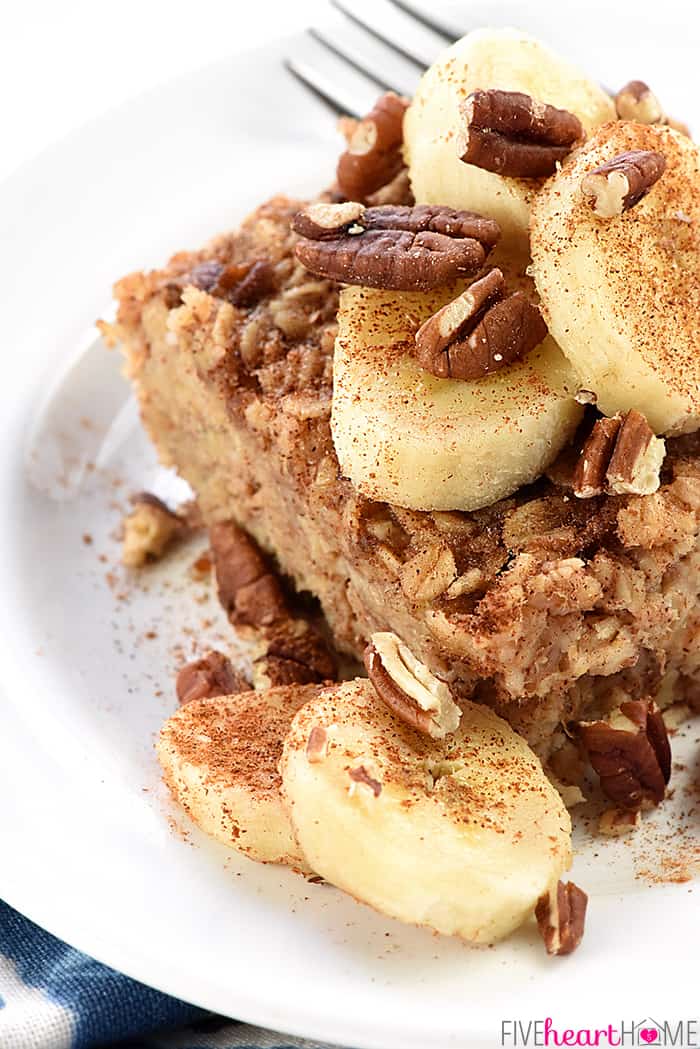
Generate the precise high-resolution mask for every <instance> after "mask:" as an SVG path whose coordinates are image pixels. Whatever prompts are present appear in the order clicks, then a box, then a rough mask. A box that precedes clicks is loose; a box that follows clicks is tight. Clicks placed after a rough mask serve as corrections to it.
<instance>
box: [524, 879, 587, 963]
mask: <svg viewBox="0 0 700 1049" xmlns="http://www.w3.org/2000/svg"><path fill="white" fill-rule="evenodd" d="M587 905H588V896H587V895H586V893H585V892H584V891H583V889H579V887H578V885H575V884H574V883H573V882H572V881H568V882H567V883H566V885H565V884H564V882H562V881H560V882H557V884H556V886H555V887H554V888H553V889H552V891H551V892H548V893H545V894H544V895H543V896H540V898H539V900H538V901H537V906H536V907H535V917H536V919H537V927H538V928H539V930H540V935H541V936H542V939H543V940H544V945H545V947H546V948H547V954H571V952H572V951H575V950H576V948H577V947H578V945H579V944H580V942H581V940H582V938H583V931H584V928H585V924H586V907H587Z"/></svg>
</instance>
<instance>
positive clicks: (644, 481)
mask: <svg viewBox="0 0 700 1049" xmlns="http://www.w3.org/2000/svg"><path fill="white" fill-rule="evenodd" d="M665 453H666V445H665V444H664V442H663V440H661V439H660V438H658V437H655V436H654V432H653V430H652V429H651V427H650V426H649V423H648V422H647V421H646V419H645V417H644V416H643V415H642V413H641V412H638V411H636V410H635V409H634V408H633V409H632V410H631V411H629V412H627V413H626V414H624V415H614V416H612V417H611V418H603V419H598V421H597V422H596V423H595V425H594V427H593V429H592V430H591V432H590V434H589V435H588V437H587V438H586V440H585V442H584V445H583V448H582V449H581V454H580V456H579V459H578V462H577V464H576V467H575V469H574V474H573V479H572V485H573V490H574V495H576V496H578V498H579V499H590V498H592V497H593V496H595V495H601V494H602V493H603V492H605V491H607V492H610V493H612V494H614V495H651V494H652V492H655V491H656V490H657V489H658V487H659V473H660V470H661V465H662V463H663V460H664V455H665Z"/></svg>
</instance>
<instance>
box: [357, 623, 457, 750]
mask: <svg viewBox="0 0 700 1049" xmlns="http://www.w3.org/2000/svg"><path fill="white" fill-rule="evenodd" d="M364 663H365V667H366V669H367V674H368V675H369V679H370V681H371V682H372V684H373V685H374V687H375V689H376V691H377V695H378V696H379V697H380V699H382V700H383V701H384V702H385V703H386V705H387V706H388V707H389V709H390V710H392V711H393V712H394V713H395V714H396V715H397V716H398V717H400V718H401V719H402V720H403V721H405V722H407V723H408V724H409V725H412V726H413V728H415V729H418V731H419V732H424V733H426V735H428V736H432V737H433V739H444V737H445V736H447V735H448V734H449V733H451V732H455V731H456V730H457V727H458V726H459V722H460V718H461V716H462V711H461V710H460V708H459V707H458V706H457V704H456V703H455V701H454V700H453V698H452V693H451V692H450V689H449V686H448V685H447V684H446V683H445V682H444V681H441V680H440V679H439V678H437V677H435V675H434V674H432V673H431V672H430V671H429V670H428V668H427V667H426V666H425V664H424V663H421V662H420V661H419V660H418V659H416V657H415V656H414V655H413V653H412V652H411V651H410V649H408V648H407V647H406V645H404V644H403V643H402V641H401V639H400V638H398V637H397V636H396V634H392V633H390V632H383V633H378V634H372V637H371V639H370V642H369V644H368V645H367V647H366V649H365V651H364Z"/></svg>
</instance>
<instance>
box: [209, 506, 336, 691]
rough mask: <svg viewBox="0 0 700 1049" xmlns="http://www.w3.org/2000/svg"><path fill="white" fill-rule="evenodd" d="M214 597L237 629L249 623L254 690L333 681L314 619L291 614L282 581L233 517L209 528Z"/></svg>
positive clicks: (329, 658) (325, 646) (328, 654)
mask: <svg viewBox="0 0 700 1049" xmlns="http://www.w3.org/2000/svg"><path fill="white" fill-rule="evenodd" d="M209 535H210V540H211V549H212V554H213V558H214V572H215V575H216V582H217V587H218V592H219V600H220V601H221V604H222V605H223V607H224V609H225V611H226V613H227V615H228V617H229V619H230V620H231V622H232V623H233V624H234V626H236V627H244V628H245V627H248V628H250V627H252V628H253V629H254V631H255V636H256V638H257V641H258V646H259V649H260V654H259V655H258V657H257V659H256V660H255V662H254V664H253V678H254V683H255V687H256V688H271V687H273V686H275V685H291V684H313V683H318V682H321V681H328V680H334V679H335V677H336V663H335V659H334V657H333V654H332V652H331V650H330V648H329V646H328V644H327V643H326V640H325V638H324V637H323V635H322V634H321V633H320V632H319V631H318V630H317V629H316V627H315V626H314V625H313V623H311V622H309V621H308V620H307V619H305V618H303V617H297V616H295V615H294V614H293V612H292V609H291V608H290V605H289V602H288V601H287V598H286V596H285V593H284V590H283V588H282V584H281V581H280V579H279V577H278V576H277V574H276V573H275V572H274V571H273V570H272V568H271V567H270V565H269V564H268V561H267V559H266V557H265V555H264V554H263V552H262V550H260V548H259V546H258V545H257V543H256V542H255V540H254V539H253V538H252V537H251V536H249V535H248V534H247V533H246V532H244V531H243V529H242V528H239V527H238V525H236V524H234V522H233V521H226V522H224V523H222V524H217V525H214V526H213V527H212V528H211V530H210V533H209Z"/></svg>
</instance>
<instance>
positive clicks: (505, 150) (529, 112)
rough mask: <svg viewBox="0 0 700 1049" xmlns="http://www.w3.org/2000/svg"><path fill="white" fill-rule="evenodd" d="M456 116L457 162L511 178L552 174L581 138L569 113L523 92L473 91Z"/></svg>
mask: <svg viewBox="0 0 700 1049" xmlns="http://www.w3.org/2000/svg"><path fill="white" fill-rule="evenodd" d="M460 114H461V116H462V119H463V126H462V131H461V133H460V135H459V138H458V140H457V151H458V153H459V157H460V160H463V161H464V163H465V164H474V165H475V166H476V167H478V168H484V169H485V170H486V171H493V172H495V173H496V174H498V175H508V176H510V177H511V178H543V177H545V176H547V175H552V174H553V173H554V172H555V171H556V168H557V164H560V163H561V162H562V161H563V160H564V158H565V157H567V156H568V154H569V153H570V152H571V150H572V149H573V147H574V145H575V144H576V143H577V142H579V141H581V140H582V139H583V136H584V132H583V127H582V126H581V121H580V120H579V119H578V117H576V116H574V114H573V113H569V112H568V110H566V109H557V108H556V107H555V106H549V105H547V104H546V103H544V102H538V101H537V100H536V99H534V98H531V97H530V95H526V94H523V92H521V91H498V90H490V91H474V92H473V93H472V94H471V95H469V97H468V98H466V99H465V100H464V101H463V102H462V103H461V104H460Z"/></svg>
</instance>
